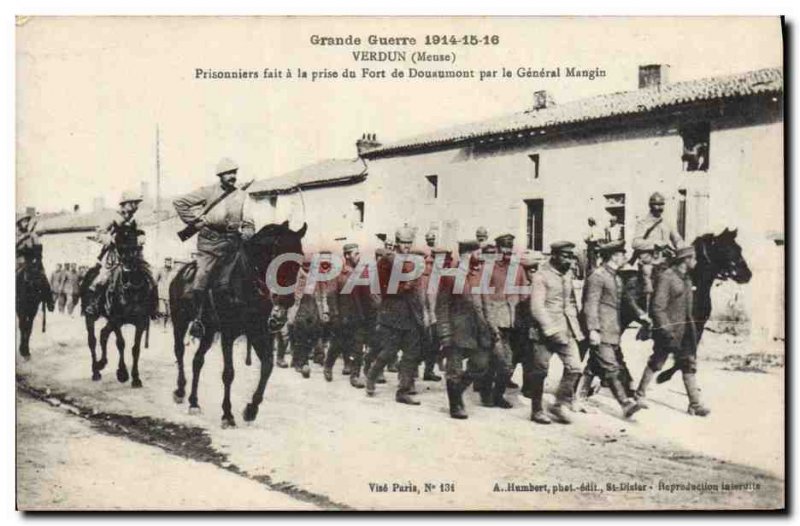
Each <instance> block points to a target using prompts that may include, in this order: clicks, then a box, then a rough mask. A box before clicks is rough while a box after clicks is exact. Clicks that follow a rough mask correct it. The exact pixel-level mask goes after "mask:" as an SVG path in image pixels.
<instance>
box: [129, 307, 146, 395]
mask: <svg viewBox="0 0 800 526" xmlns="http://www.w3.org/2000/svg"><path fill="white" fill-rule="evenodd" d="M147 323H148V319H147V318H145V319H144V320H142V321H140V322H139V323H137V324H136V332H135V334H134V337H133V347H131V355H132V356H133V358H132V360H133V367H131V378H132V379H133V380H132V381H131V387H133V388H134V389H137V388H139V387H142V380H141V379H140V378H139V351H140V350H141V345H142V335H143V334H144V331H145V330H146V329H147Z"/></svg>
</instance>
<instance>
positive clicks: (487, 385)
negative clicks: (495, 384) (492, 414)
mask: <svg viewBox="0 0 800 526" xmlns="http://www.w3.org/2000/svg"><path fill="white" fill-rule="evenodd" d="M490 378H491V377H489V376H488V375H484V376H483V378H481V380H480V394H481V405H482V406H483V407H494V399H493V398H492V381H491V380H490ZM475 383H478V382H475Z"/></svg>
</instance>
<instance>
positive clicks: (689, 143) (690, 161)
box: [681, 122, 711, 172]
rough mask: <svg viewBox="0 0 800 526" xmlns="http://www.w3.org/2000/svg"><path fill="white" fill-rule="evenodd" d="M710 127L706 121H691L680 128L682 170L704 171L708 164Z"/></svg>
mask: <svg viewBox="0 0 800 526" xmlns="http://www.w3.org/2000/svg"><path fill="white" fill-rule="evenodd" d="M710 134H711V127H710V126H709V124H708V123H707V122H698V123H693V124H690V125H687V126H684V127H682V128H681V138H682V139H683V155H681V162H682V163H683V171H684V172H705V171H707V170H708V166H709V151H710V148H709V145H710V140H709V139H710Z"/></svg>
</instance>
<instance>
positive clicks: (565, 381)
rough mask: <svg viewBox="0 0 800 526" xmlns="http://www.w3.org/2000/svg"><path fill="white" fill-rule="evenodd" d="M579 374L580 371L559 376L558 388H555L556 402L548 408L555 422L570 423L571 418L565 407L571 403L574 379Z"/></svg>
mask: <svg viewBox="0 0 800 526" xmlns="http://www.w3.org/2000/svg"><path fill="white" fill-rule="evenodd" d="M580 374H581V373H577V374H575V373H564V374H563V376H562V377H561V382H560V383H559V384H558V389H556V403H555V404H553V406H552V407H551V408H550V412H551V413H552V414H553V416H554V417H555V418H556V421H557V422H561V423H562V424H571V423H572V418H571V417H570V416H569V414H568V413H567V407H568V406H569V405H570V404H571V403H572V397H573V395H574V392H573V389H574V388H575V381H576V380H577V379H578V375H580Z"/></svg>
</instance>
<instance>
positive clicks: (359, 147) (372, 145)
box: [356, 133, 381, 157]
mask: <svg viewBox="0 0 800 526" xmlns="http://www.w3.org/2000/svg"><path fill="white" fill-rule="evenodd" d="M380 147H381V143H379V142H378V139H377V137H376V136H375V134H374V133H362V134H361V138H360V139H359V140H357V141H356V151H357V152H358V156H359V157H361V155H362V154H365V153H367V152H370V151H372V150H375V149H376V148H380Z"/></svg>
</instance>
